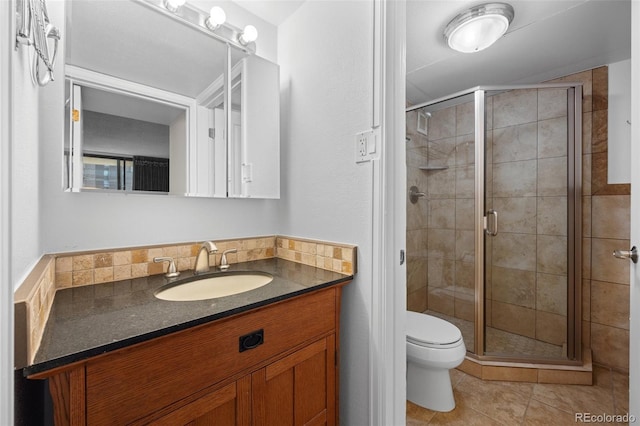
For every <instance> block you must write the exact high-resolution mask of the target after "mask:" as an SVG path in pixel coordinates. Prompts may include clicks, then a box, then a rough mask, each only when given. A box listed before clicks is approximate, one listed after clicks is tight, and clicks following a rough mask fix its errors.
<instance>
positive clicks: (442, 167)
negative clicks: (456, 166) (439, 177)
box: [418, 166, 449, 171]
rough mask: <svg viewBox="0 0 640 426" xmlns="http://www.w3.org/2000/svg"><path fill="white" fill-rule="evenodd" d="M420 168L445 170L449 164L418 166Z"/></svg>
mask: <svg viewBox="0 0 640 426" xmlns="http://www.w3.org/2000/svg"><path fill="white" fill-rule="evenodd" d="M418 168H419V169H420V170H426V171H430V170H447V169H448V168H449V166H420V167H418Z"/></svg>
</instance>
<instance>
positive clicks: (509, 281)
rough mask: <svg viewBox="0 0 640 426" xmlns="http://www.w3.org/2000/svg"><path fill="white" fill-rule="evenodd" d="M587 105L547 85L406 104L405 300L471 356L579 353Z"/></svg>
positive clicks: (568, 357) (564, 87)
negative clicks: (457, 335) (460, 340)
mask: <svg viewBox="0 0 640 426" xmlns="http://www.w3.org/2000/svg"><path fill="white" fill-rule="evenodd" d="M581 102H582V86H581V85H579V84H542V85H528V86H517V87H498V86H494V87H478V88H474V89H470V90H468V91H465V92H461V93H458V94H455V95H452V96H450V97H447V98H446V99H439V100H436V101H433V102H429V103H425V104H421V105H416V106H412V107H410V108H408V109H407V117H406V118H407V120H406V121H407V140H406V142H407V188H408V189H409V193H408V194H407V263H408V265H407V287H408V288H407V295H408V299H407V307H408V309H409V310H413V311H418V312H425V313H428V314H430V315H434V316H438V317H441V318H444V319H446V320H448V321H450V322H452V323H454V324H456V325H457V326H458V327H459V328H460V329H461V331H462V333H463V336H464V340H465V344H466V346H467V349H468V351H469V352H470V353H471V354H472V356H473V357H477V358H479V359H484V360H507V361H513V360H526V361H527V362H534V361H535V362H541V363H545V362H553V363H573V362H578V361H580V360H581V350H580V348H581V343H580V336H581V332H580V324H581V321H580V315H581V312H580V300H581V298H580V289H581V285H580V283H581V275H580V271H581V265H580V264H581V262H580V259H581V253H580V252H581V249H580V243H581V219H580V218H581V212H580V183H581V167H580V165H581V158H582V156H581V136H582V135H581V129H582V123H581V117H582V111H581V109H582V104H581Z"/></svg>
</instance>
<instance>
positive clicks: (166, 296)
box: [155, 272, 273, 302]
mask: <svg viewBox="0 0 640 426" xmlns="http://www.w3.org/2000/svg"><path fill="white" fill-rule="evenodd" d="M271 281H273V276H271V275H269V274H266V273H263V272H240V273H227V274H224V275H216V276H208V277H206V278H202V279H199V280H195V281H189V282H186V283H173V284H168V285H166V286H164V287H161V288H160V289H159V290H158V291H157V292H156V294H155V296H156V297H157V298H158V299H162V300H170V301H174V302H185V301H192V300H206V299H214V298H216V297H224V296H231V295H233V294H238V293H244V292H245V291H249V290H254V289H256V288H259V287H262V286H263V285H266V284H269V283H270V282H271Z"/></svg>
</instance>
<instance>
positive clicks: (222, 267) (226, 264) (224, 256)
mask: <svg viewBox="0 0 640 426" xmlns="http://www.w3.org/2000/svg"><path fill="white" fill-rule="evenodd" d="M237 251H238V249H235V248H232V249H229V250H225V251H223V252H222V257H221V258H220V266H218V268H220V270H222V271H224V270H226V269H229V262H227V253H236V252H237Z"/></svg>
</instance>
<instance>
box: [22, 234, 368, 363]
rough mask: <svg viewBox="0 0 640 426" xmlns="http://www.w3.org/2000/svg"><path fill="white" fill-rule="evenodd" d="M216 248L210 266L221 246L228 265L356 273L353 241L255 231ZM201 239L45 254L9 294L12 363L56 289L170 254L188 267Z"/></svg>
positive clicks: (115, 277)
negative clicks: (283, 264)
mask: <svg viewBox="0 0 640 426" xmlns="http://www.w3.org/2000/svg"><path fill="white" fill-rule="evenodd" d="M215 244H216V246H217V248H218V251H217V253H214V254H211V255H209V263H210V265H211V266H212V267H213V266H214V265H218V264H219V263H220V257H221V256H222V253H223V252H224V251H225V250H229V249H236V250H237V252H236V253H228V254H227V260H228V261H229V263H230V264H234V263H239V262H247V261H252V260H260V259H269V258H274V257H277V258H281V259H286V260H289V261H292V262H296V263H302V264H305V265H309V266H314V267H317V268H321V269H326V270H330V271H334V272H339V273H342V274H346V275H352V274H354V273H355V272H356V246H353V245H348V244H341V243H334V242H326V241H317V240H309V239H303V238H297V237H288V236H260V237H252V238H239V239H229V240H215ZM200 245H201V242H197V243H196V242H187V243H179V244H166V245H154V246H146V247H135V248H124V249H109V250H93V251H86V252H76V253H60V254H47V255H45V256H43V257H42V259H40V261H39V262H38V264H37V265H36V266H35V267H34V269H33V270H32V271H31V273H30V274H29V276H28V277H27V278H26V279H25V281H24V282H23V283H22V284H21V285H20V287H19V288H18V289H17V290H16V292H15V294H14V307H15V326H16V331H15V336H16V337H15V341H16V344H15V347H16V352H15V359H16V367H18V368H20V367H23V366H25V365H27V364H29V363H30V362H31V361H32V360H33V357H34V356H35V354H36V352H37V350H38V347H39V345H40V339H41V338H42V333H43V331H44V327H45V325H46V322H47V318H48V316H49V311H50V309H51V305H52V303H53V298H54V295H55V291H56V289H62V288H68V287H79V286H86V285H93V284H101V283H106V282H111V281H121V280H127V279H133V278H140V277H147V276H150V275H158V274H163V273H165V272H166V271H167V268H168V266H169V265H168V262H162V263H155V262H154V261H153V259H154V258H155V257H171V258H173V259H174V261H175V263H176V266H177V268H178V270H179V271H185V270H189V269H193V267H194V265H195V259H196V256H197V255H198V251H199V250H200Z"/></svg>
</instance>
